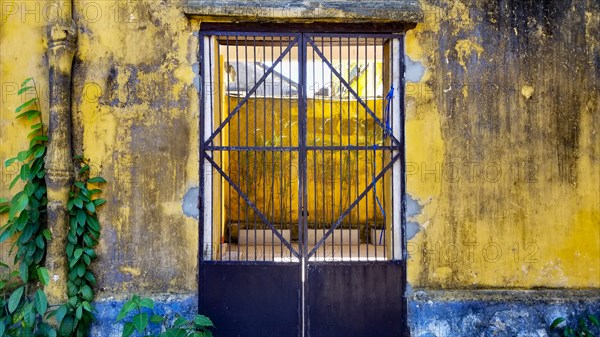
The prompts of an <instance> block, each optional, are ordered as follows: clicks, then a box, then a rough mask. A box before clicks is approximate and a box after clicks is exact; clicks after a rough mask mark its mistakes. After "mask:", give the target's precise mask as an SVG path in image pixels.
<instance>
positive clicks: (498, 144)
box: [406, 1, 600, 288]
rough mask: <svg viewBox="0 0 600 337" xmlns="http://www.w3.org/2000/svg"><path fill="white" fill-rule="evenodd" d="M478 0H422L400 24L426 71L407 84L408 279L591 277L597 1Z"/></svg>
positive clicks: (430, 282) (438, 282)
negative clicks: (429, 0)
mask: <svg viewBox="0 0 600 337" xmlns="http://www.w3.org/2000/svg"><path fill="white" fill-rule="evenodd" d="M482 3H483V5H482V6H481V7H479V8H482V9H481V10H480V9H478V8H477V7H476V6H473V7H470V8H469V7H467V6H465V5H464V4H463V3H462V2H460V1H443V2H442V3H440V4H439V5H428V4H425V5H424V7H423V9H424V11H425V22H424V23H422V24H419V25H417V27H416V29H414V30H412V31H410V32H409V33H408V34H407V38H406V52H407V55H408V57H409V58H410V60H411V62H417V64H418V65H421V66H422V67H424V69H425V71H424V74H423V76H422V78H421V79H420V80H418V81H417V82H416V83H408V85H407V99H406V107H407V118H406V136H407V139H406V143H407V193H408V194H409V195H410V196H411V197H412V198H413V199H415V200H416V201H418V203H419V204H420V205H421V207H422V210H421V212H420V213H419V214H418V215H416V216H415V217H414V218H413V219H412V220H414V221H415V222H416V223H418V225H419V226H420V228H421V230H420V232H419V233H418V234H417V235H416V236H415V238H414V239H412V240H410V241H409V244H408V250H409V254H410V255H411V258H410V260H409V263H408V280H409V282H410V283H411V284H412V285H413V287H430V288H439V287H442V288H464V287H472V288H480V287H524V288H529V287H573V288H590V287H595V288H597V287H599V286H600V188H599V187H600V146H599V144H600V130H599V129H598V128H599V127H600V123H599V111H600V97H599V95H598V92H599V91H598V84H597V83H598V82H597V80H594V76H596V78H597V74H598V71H597V65H596V75H594V74H593V72H594V71H593V70H591V72H590V69H593V57H592V55H593V54H594V51H595V53H596V55H597V53H598V48H599V45H598V35H597V33H598V30H597V27H598V18H597V16H598V15H597V14H598V13H597V10H598V9H597V8H596V9H595V10H596V12H595V14H593V13H594V12H593V11H594V9H593V6H592V7H589V8H588V9H586V10H582V8H584V7H585V6H584V7H575V6H574V7H569V6H568V5H564V6H565V8H552V7H560V6H561V5H560V4H559V3H560V2H556V4H551V5H549V7H550V8H549V9H548V13H550V14H548V15H554V17H547V18H544V20H540V18H539V17H538V18H536V19H531V15H530V14H529V13H528V11H531V12H533V11H534V9H532V8H527V5H526V4H524V3H523V4H522V5H521V8H516V9H511V8H507V7H501V5H494V4H493V3H492V2H490V3H489V4H488V3H486V2H484V1H482ZM581 3H585V1H581ZM514 6H515V7H519V5H518V4H515V5H514ZM511 10H512V11H513V12H512V13H513V14H510V13H509V12H510V11H511ZM510 15H513V16H515V17H516V18H515V19H514V20H515V21H514V22H517V23H518V26H516V27H513V26H511V25H510V22H508V21H506V19H504V20H505V21H504V22H502V21H500V20H502V18H503V17H510ZM561 15H564V17H561ZM579 20H581V21H579ZM572 22H580V23H581V26H578V27H571V26H570V25H571V24H572ZM527 25H529V26H527ZM594 27H595V28H594ZM594 32H595V33H594ZM569 34H572V36H570V37H569ZM594 34H596V35H594ZM572 41H577V42H572ZM573 44H576V46H574V45H573ZM573 50H578V51H579V52H578V53H577V54H575V52H573V53H572V51H573ZM586 69H587V70H586Z"/></svg>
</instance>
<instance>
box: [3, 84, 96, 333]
mask: <svg viewBox="0 0 600 337" xmlns="http://www.w3.org/2000/svg"><path fill="white" fill-rule="evenodd" d="M18 94H19V95H20V96H24V95H34V98H32V99H30V100H28V101H26V102H25V103H23V104H21V105H20V106H19V107H18V108H17V109H16V110H15V112H16V113H17V116H16V118H17V119H21V120H23V119H27V120H34V119H37V120H38V121H39V123H37V124H35V125H33V126H31V132H30V133H29V135H28V137H29V139H30V143H29V147H28V149H27V150H24V151H21V152H19V153H18V154H17V156H16V157H14V158H10V159H8V160H7V161H6V162H5V164H4V165H5V166H6V167H9V166H10V165H13V164H14V163H16V162H18V163H21V168H20V171H19V174H18V175H17V176H16V177H15V178H14V179H13V180H12V182H11V184H10V188H9V190H12V189H13V188H14V187H15V186H20V185H17V183H19V182H22V183H23V184H22V185H23V188H22V189H21V190H20V191H18V192H17V193H16V194H15V195H14V196H13V197H12V198H11V199H10V200H9V199H7V198H0V214H3V213H8V220H7V222H6V224H5V225H4V226H2V227H0V243H2V242H5V241H6V240H8V239H9V238H14V240H15V241H14V243H13V244H12V245H11V254H12V252H13V250H14V249H15V248H16V253H15V258H14V261H13V264H14V265H15V266H17V265H18V266H19V268H18V270H15V271H12V272H5V273H3V274H2V277H0V294H1V296H0V337H4V336H11V337H21V336H23V337H31V336H39V337H57V336H61V337H72V336H74V337H84V336H88V335H89V329H90V326H91V324H92V321H93V319H94V313H93V311H94V309H93V307H92V304H91V302H92V301H93V299H94V292H93V287H94V286H95V285H96V278H95V276H94V274H93V273H92V272H91V270H90V265H91V263H92V261H93V260H94V259H95V258H96V252H95V250H94V247H95V246H96V245H97V244H98V239H99V238H100V224H99V222H98V214H97V207H99V206H100V205H102V204H104V203H105V202H106V201H105V200H104V199H101V198H99V196H100V194H101V193H102V190H101V189H99V188H97V187H98V184H102V183H105V182H106V181H105V180H104V179H103V178H101V177H91V178H90V166H89V162H88V161H87V160H85V159H83V158H82V157H75V161H76V164H77V168H78V169H79V171H78V174H77V178H76V180H75V182H74V184H73V185H72V187H71V191H70V194H69V203H68V205H67V208H68V212H69V216H70V221H69V232H68V236H67V240H68V242H67V244H66V247H65V250H66V251H65V253H66V255H67V259H68V262H69V268H68V275H69V279H68V281H67V295H68V301H67V303H64V304H62V305H60V306H58V308H55V309H54V310H49V308H48V300H47V297H46V294H45V292H44V291H43V286H46V285H48V283H49V281H50V277H49V273H48V270H47V269H46V268H44V267H43V263H44V259H45V257H46V248H47V243H48V241H49V240H51V238H52V235H51V232H50V230H49V229H48V227H47V211H46V206H47V203H48V201H47V197H46V195H47V189H46V182H45V174H46V171H45V165H44V164H45V154H46V147H47V142H48V137H47V136H46V134H45V132H44V126H43V121H42V113H41V109H40V107H39V96H38V94H37V91H36V86H35V82H34V80H33V79H31V78H29V79H27V80H25V81H24V82H23V83H22V84H21V88H20V90H19V92H18ZM0 268H3V269H7V270H10V266H9V265H7V264H5V263H2V262H0ZM52 317H54V319H55V320H56V325H57V326H58V331H56V330H55V329H54V328H53V327H52V326H51V325H50V324H48V320H49V319H50V318H52Z"/></svg>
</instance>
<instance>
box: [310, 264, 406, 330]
mask: <svg viewBox="0 0 600 337" xmlns="http://www.w3.org/2000/svg"><path fill="white" fill-rule="evenodd" d="M403 280H404V271H403V267H402V264H401V263H392V262H390V263H335V264H333V263H319V264H312V265H309V266H308V273H307V284H308V285H307V292H306V298H305V300H306V303H307V311H308V319H307V330H308V334H307V336H309V337H338V336H339V337H369V336H378V337H395V336H398V337H401V336H407V335H406V334H405V332H404V330H403V329H404V326H405V321H404V319H405V318H404V317H405V316H404V312H405V311H404V307H405V301H404V297H403V289H404V281H403Z"/></svg>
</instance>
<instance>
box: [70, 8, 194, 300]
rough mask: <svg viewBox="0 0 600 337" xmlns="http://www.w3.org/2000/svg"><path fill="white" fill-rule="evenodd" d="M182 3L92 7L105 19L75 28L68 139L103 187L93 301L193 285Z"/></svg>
mask: <svg viewBox="0 0 600 337" xmlns="http://www.w3.org/2000/svg"><path fill="white" fill-rule="evenodd" d="M181 3H182V1H170V2H157V1H152V0H149V1H131V2H119V3H116V2H115V3H113V2H98V5H99V6H100V7H99V10H101V12H102V13H107V14H108V16H109V17H108V18H104V17H103V18H102V19H101V20H98V21H97V22H84V23H83V24H82V25H81V26H80V30H79V36H80V42H79V50H78V53H77V55H76V56H75V58H76V60H75V65H74V73H75V76H74V80H73V87H74V88H73V90H74V92H75V93H76V94H75V97H76V98H75V101H74V102H73V110H74V113H75V120H74V128H75V130H76V132H75V134H77V135H79V138H78V139H76V140H77V142H76V143H77V144H82V145H83V148H82V149H80V151H81V150H82V151H83V152H84V153H85V154H86V156H88V157H90V159H91V161H92V162H93V163H94V165H95V167H96V168H97V169H98V170H100V172H101V173H102V175H103V176H104V177H105V178H106V179H107V181H108V182H109V183H108V185H107V186H106V190H107V195H106V196H107V200H108V203H107V205H106V207H105V210H104V212H101V213H102V214H101V219H100V220H101V222H102V225H103V237H102V240H101V245H100V249H99V256H100V258H99V260H98V263H97V264H96V266H95V270H96V271H97V273H98V274H99V277H98V280H99V284H100V285H101V289H100V290H101V291H102V292H101V293H100V295H101V296H102V295H103V294H104V293H106V294H114V293H128V292H152V293H164V292H175V293H181V292H183V293H193V292H195V291H196V289H197V284H196V270H197V266H196V265H197V246H198V235H197V231H198V227H197V220H196V219H194V218H193V217H187V216H185V215H184V213H183V209H182V204H183V199H184V195H185V194H186V192H187V191H188V190H189V189H191V188H193V187H194V186H198V150H197V149H198V139H197V138H198V136H197V135H198V131H197V130H198V109H199V104H198V94H197V89H196V86H195V85H194V83H195V82H194V80H195V72H196V71H197V69H198V68H197V64H196V54H197V50H198V45H197V37H196V36H197V31H198V29H199V27H198V25H197V24H195V23H193V22H190V21H189V20H188V19H187V18H186V17H185V15H184V14H183V10H182V8H181ZM76 12H77V13H85V11H84V8H83V5H79V6H78V7H77V8H76Z"/></svg>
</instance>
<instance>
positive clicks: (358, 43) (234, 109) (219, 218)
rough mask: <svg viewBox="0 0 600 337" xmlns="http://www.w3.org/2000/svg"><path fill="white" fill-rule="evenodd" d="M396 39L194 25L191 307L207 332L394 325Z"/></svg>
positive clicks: (398, 326)
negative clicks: (194, 284) (195, 305)
mask: <svg viewBox="0 0 600 337" xmlns="http://www.w3.org/2000/svg"><path fill="white" fill-rule="evenodd" d="M402 41H403V37H402V35H398V34H318V33H248V32H217V31H210V32H201V43H200V60H201V71H200V73H201V97H200V102H201V103H200V104H201V117H200V140H201V141H200V158H201V162H200V163H201V179H200V191H201V193H200V204H199V206H200V215H201V218H200V243H201V245H200V258H199V260H200V273H199V292H200V294H199V308H200V310H201V312H203V313H205V314H207V315H209V316H210V317H212V318H213V319H214V321H215V325H216V326H217V330H216V334H217V335H219V336H244V337H248V336H259V337H268V336H277V337H283V336H302V337H304V336H313V337H320V336H326V337H334V336H346V337H348V336H403V335H404V331H405V301H404V291H403V289H404V284H405V264H404V259H403V252H404V251H405V249H404V244H403V242H404V240H403V226H402V218H403V217H402V214H403V207H404V206H403V204H404V203H403V200H402V195H403V189H404V183H403V173H402V168H403V166H404V165H403V161H404V153H403V149H404V146H403V133H402V125H403V110H402V103H403V102H402V100H401V99H402V97H403V86H404V83H403V74H404V66H403V63H402V60H403V55H402V54H403V52H402V51H403V45H402Z"/></svg>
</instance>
